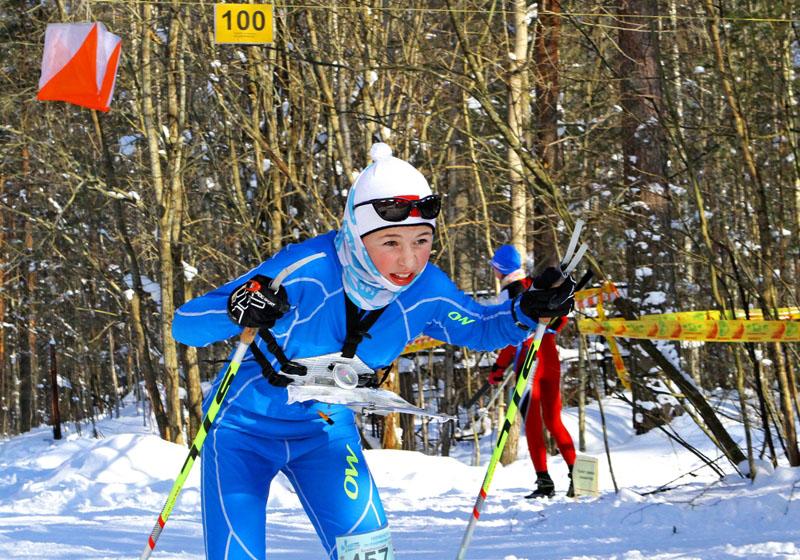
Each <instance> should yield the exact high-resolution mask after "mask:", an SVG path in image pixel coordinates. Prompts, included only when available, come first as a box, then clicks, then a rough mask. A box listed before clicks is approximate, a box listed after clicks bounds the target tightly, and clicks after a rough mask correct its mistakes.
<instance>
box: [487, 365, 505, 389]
mask: <svg viewBox="0 0 800 560" xmlns="http://www.w3.org/2000/svg"><path fill="white" fill-rule="evenodd" d="M505 375H506V371H505V370H504V369H503V368H501V367H500V366H498V365H497V364H495V365H493V366H492V369H491V371H489V377H488V378H487V381H488V382H489V385H497V384H498V383H502V382H503V378H504V377H505Z"/></svg>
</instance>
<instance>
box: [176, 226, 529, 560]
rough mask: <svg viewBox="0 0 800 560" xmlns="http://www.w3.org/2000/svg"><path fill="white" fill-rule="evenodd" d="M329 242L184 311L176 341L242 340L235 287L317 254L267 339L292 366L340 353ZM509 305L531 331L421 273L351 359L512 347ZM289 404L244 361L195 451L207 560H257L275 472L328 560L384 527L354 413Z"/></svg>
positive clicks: (318, 240)
mask: <svg viewBox="0 0 800 560" xmlns="http://www.w3.org/2000/svg"><path fill="white" fill-rule="evenodd" d="M335 235H336V232H335V231H333V232H329V233H326V234H323V235H320V236H318V237H314V238H312V239H309V240H307V241H304V242H302V243H298V244H292V245H288V246H287V247H285V248H284V249H283V250H281V251H280V252H279V253H278V254H276V255H275V256H273V257H272V258H270V259H268V260H267V261H265V262H263V263H261V264H260V265H259V266H257V267H256V268H254V269H253V270H251V271H249V272H247V273H246V274H244V275H242V276H240V277H239V278H237V279H235V280H233V281H232V282H229V283H227V284H225V285H224V286H222V287H220V288H218V289H216V290H213V291H211V292H209V293H207V294H205V295H203V296H200V297H197V298H195V299H192V300H191V301H189V302H187V303H186V304H184V305H183V306H181V307H180V309H178V310H177V312H176V314H175V317H174V319H173V323H172V333H173V336H174V337H175V339H176V340H178V341H179V342H182V343H184V344H188V345H190V346H206V345H209V344H211V343H214V342H217V341H221V340H227V339H233V338H234V337H236V336H237V335H239V334H240V333H241V328H240V327H239V326H238V325H236V324H235V323H233V322H232V321H231V320H230V319H229V318H228V316H227V300H228V296H229V295H230V293H231V292H232V291H233V290H234V289H235V288H236V287H238V286H240V285H241V284H242V283H243V282H244V281H245V280H247V279H248V278H250V277H252V276H254V275H255V274H263V275H264V276H268V277H270V278H275V277H276V276H277V275H278V274H279V273H280V272H281V270H283V269H284V268H286V267H288V266H290V265H291V264H293V263H295V262H297V261H299V260H300V259H303V258H305V257H307V256H310V255H314V254H317V253H323V254H324V258H318V259H317V260H314V261H312V262H310V263H308V264H306V265H304V266H301V267H300V268H298V269H297V270H295V271H293V272H292V273H291V274H289V275H288V276H287V277H286V278H285V279H284V281H283V284H282V285H283V286H284V287H285V288H286V291H287V295H288V299H289V302H290V304H291V309H290V311H289V312H288V313H287V314H286V315H284V316H283V317H282V318H281V319H280V320H278V321H277V323H276V324H275V326H274V328H273V329H272V333H273V335H274V337H275V339H276V341H277V342H278V344H279V345H280V346H282V347H283V350H284V352H285V354H286V357H287V358H288V359H290V360H291V359H295V358H305V357H313V356H319V355H322V354H329V353H332V352H340V351H341V350H342V346H343V344H344V340H345V336H346V321H345V300H344V298H345V297H346V296H345V293H344V290H343V287H342V266H341V264H340V262H339V259H338V257H337V254H336V248H335V246H334V237H335ZM512 305H514V306H517V307H516V308H515V309H514V311H515V316H516V317H517V318H518V319H519V320H521V321H523V322H525V323H527V324H529V325H534V322H533V321H532V320H530V319H528V318H527V317H526V316H525V315H524V314H523V313H522V312H521V310H520V309H519V307H518V306H519V303H518V301H517V300H512V301H506V302H504V303H502V304H500V305H494V306H483V305H480V304H479V303H477V302H476V301H474V300H473V299H472V298H470V297H469V296H467V295H466V294H464V293H463V292H461V291H460V290H458V288H456V286H455V285H454V284H453V282H452V281H451V280H450V279H449V278H448V277H447V276H446V275H445V274H444V272H442V271H441V270H440V269H439V268H437V267H436V266H435V265H433V264H430V263H429V264H428V265H427V267H426V268H425V269H424V271H423V272H422V273H421V274H420V276H419V277H418V278H417V279H416V281H415V282H414V283H413V284H412V285H411V286H410V287H409V288H408V289H407V290H405V291H404V292H402V293H401V294H400V295H399V296H398V297H397V298H396V299H395V300H394V301H393V302H392V303H390V304H389V305H388V307H387V309H386V310H385V311H384V313H383V314H382V315H381V316H380V317H379V318H378V320H377V322H376V323H375V324H374V325H373V326H372V327H371V328H370V331H369V337H364V339H363V340H362V342H361V343H360V344H359V346H358V349H357V355H358V357H360V358H361V359H362V360H363V361H364V363H366V364H367V365H368V366H370V367H371V368H373V369H375V370H377V369H379V368H382V367H385V366H388V365H389V364H391V363H392V362H393V361H394V360H395V359H396V358H397V357H398V356H399V355H400V353H401V352H402V350H403V348H404V347H405V345H406V344H407V343H408V342H409V341H411V340H413V339H414V338H415V337H416V336H417V335H419V334H420V333H424V334H426V335H429V336H431V337H433V338H436V339H438V340H442V341H444V342H447V343H449V344H454V345H459V346H468V347H470V348H473V349H476V350H493V349H495V348H500V347H504V346H506V345H508V344H518V343H520V342H522V341H523V340H524V339H525V337H526V336H527V335H528V334H529V333H528V332H527V331H526V330H524V329H522V328H520V327H519V326H518V325H517V324H515V321H514V319H513V318H512V313H511V306H512ZM255 342H256V344H258V346H259V348H260V349H261V350H262V352H263V353H264V355H265V356H267V357H268V359H269V360H270V362H271V363H272V364H273V366H274V367H275V369H276V370H277V369H279V368H280V364H279V363H278V361H277V359H275V357H274V356H272V355H271V354H270V352H269V351H268V349H267V347H266V344H265V342H264V341H263V340H261V339H260V337H256V341H255ZM221 377H222V376H221V375H220V376H218V378H217V380H216V384H215V390H216V386H217V385H218V384H219V382H220V380H221ZM211 394H213V391H212V393H211ZM208 398H210V397H208ZM286 401H287V391H286V389H285V388H279V387H275V386H273V385H271V384H270V383H269V382H268V381H267V380H266V379H265V378H264V376H263V375H262V373H261V368H260V367H259V365H258V364H257V362H256V361H255V360H254V359H253V358H252V355H251V353H250V352H249V351H248V353H247V355H246V356H245V359H244V361H243V363H242V365H241V368H240V369H239V372H238V373H237V376H236V378H235V380H234V381H233V384H232V385H231V387H230V389H229V391H228V394H227V397H226V399H225V402H223V404H222V407H221V408H220V411H219V413H218V415H217V419H216V425H215V427H214V428H213V429H212V430H211V432H210V434H209V435H208V439H207V441H206V442H205V445H204V446H203V449H202V475H201V481H202V482H201V484H202V500H203V501H202V508H203V528H204V533H205V545H206V554H207V557H208V558H210V559H212V560H223V559H224V560H229V559H236V560H238V559H257V560H260V559H263V558H265V556H266V543H265V534H266V509H267V498H268V495H269V486H270V482H271V481H272V479H273V477H274V476H275V475H276V474H277V473H278V472H279V471H281V472H283V473H284V474H285V475H286V476H287V477H288V479H289V481H290V482H291V483H292V485H293V486H294V488H295V490H296V491H297V496H298V497H299V499H300V501H301V503H302V505H303V508H304V509H305V511H306V513H307V514H308V517H309V519H310V520H311V523H312V524H313V525H314V528H315V529H316V531H317V534H318V535H319V538H320V541H321V542H322V545H323V547H324V548H325V554H326V556H325V557H326V558H332V559H336V558H338V556H337V552H336V537H337V536H341V535H357V534H361V533H366V532H370V531H374V530H376V529H379V528H382V527H384V526H386V525H387V520H386V514H385V513H384V511H383V506H382V504H381V500H380V497H379V496H378V491H377V489H376V488H375V482H374V480H373V478H372V475H371V474H370V472H369V469H368V468H367V465H366V463H365V461H364V455H363V453H362V449H361V444H360V439H359V434H358V430H357V428H356V426H355V418H354V414H353V412H352V411H351V410H350V409H348V408H346V407H345V406H342V405H330V404H324V403H319V402H316V401H311V402H304V403H294V404H287V403H286ZM207 404H208V402H207V403H206V405H207ZM318 411H323V412H324V413H325V414H326V415H328V416H329V417H330V418H331V420H333V424H332V425H331V424H329V423H327V422H326V421H325V420H324V419H323V418H322V417H321V416H320V415H319V413H318ZM354 470H355V473H354V472H353V471H354Z"/></svg>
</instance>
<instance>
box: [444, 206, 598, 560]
mask: <svg viewBox="0 0 800 560" xmlns="http://www.w3.org/2000/svg"><path fill="white" fill-rule="evenodd" d="M582 228H583V221H581V220H579V221H578V222H577V223H576V224H575V230H574V231H573V233H572V239H570V243H569V248H568V249H567V254H566V255H565V256H564V261H563V262H562V274H563V276H564V278H566V277H567V276H569V274H570V273H571V272H572V271H573V270H575V268H576V267H577V266H578V263H579V262H580V260H581V259H582V258H583V255H584V253H586V249H587V245H586V244H585V243H583V244H581V246H580V247H579V248H578V250H577V252H575V246H576V245H577V240H578V236H579V235H580V231H581V229H582ZM567 261H568V262H567ZM591 276H592V275H591V272H587V273H586V274H584V276H583V278H581V280H580V282H579V285H581V287H582V286H583V285H585V284H586V283H587V282H589V279H590V278H591ZM557 320H558V318H557V317H556V318H553V319H551V320H550V321H549V324H548V323H543V322H540V323H537V325H536V332H535V334H534V335H533V341H532V342H531V345H530V348H529V349H528V353H527V354H526V356H525V361H524V362H523V364H522V368H521V369H520V372H519V376H518V377H517V383H516V385H515V386H514V394H513V395H512V397H511V403H510V404H509V406H508V410H506V417H505V420H504V421H503V427H502V429H501V430H500V436H499V437H498V438H497V443H496V444H495V447H494V451H493V452H492V457H491V459H490V460H489V466H488V468H487V469H486V474H485V475H484V477H483V483H482V484H481V489H480V492H478V497H477V499H476V500H475V505H474V506H473V508H472V515H471V516H470V518H469V523H468V524H467V529H466V531H464V537H463V538H462V539H461V546H460V547H459V549H458V555H457V556H456V560H464V558H465V556H466V554H467V548H469V543H470V541H471V540H472V534H473V533H474V532H475V527H476V525H477V523H478V518H480V516H481V510H482V509H483V504H484V503H485V502H486V496H487V495H488V493H489V486H490V485H491V483H492V478H494V471H495V468H496V467H497V463H498V462H499V461H500V455H502V453H503V448H505V446H506V440H507V439H508V433H509V432H510V431H511V425H512V424H513V423H514V419H515V418H516V417H517V411H518V409H519V404H520V402H521V399H522V394H523V393H524V392H525V390H526V389H527V387H528V377H529V376H530V374H531V371H532V370H533V364H534V363H535V362H536V355H537V354H538V352H539V346H540V345H541V344H542V338H544V334H545V331H546V330H547V327H548V326H554V325H555V321H557Z"/></svg>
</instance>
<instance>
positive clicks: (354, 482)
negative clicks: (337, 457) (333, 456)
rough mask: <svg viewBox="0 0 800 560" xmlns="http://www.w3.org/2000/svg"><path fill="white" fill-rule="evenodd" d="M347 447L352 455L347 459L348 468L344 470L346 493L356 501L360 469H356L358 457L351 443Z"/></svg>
mask: <svg viewBox="0 0 800 560" xmlns="http://www.w3.org/2000/svg"><path fill="white" fill-rule="evenodd" d="M346 446H347V450H348V451H349V452H350V455H348V456H347V457H345V459H346V460H347V468H346V469H345V470H344V483H343V484H344V493H345V494H347V497H348V498H350V499H351V500H355V499H357V498H358V469H357V468H356V467H355V465H357V464H358V457H357V456H356V454H355V452H354V451H353V449H352V448H351V447H350V444H349V443H348V444H346Z"/></svg>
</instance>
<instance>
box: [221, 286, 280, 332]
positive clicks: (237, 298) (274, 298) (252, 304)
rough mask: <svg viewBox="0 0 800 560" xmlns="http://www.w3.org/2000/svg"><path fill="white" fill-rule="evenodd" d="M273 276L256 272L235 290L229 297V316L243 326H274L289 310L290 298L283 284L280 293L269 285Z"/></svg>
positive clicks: (261, 327) (258, 327)
mask: <svg viewBox="0 0 800 560" xmlns="http://www.w3.org/2000/svg"><path fill="white" fill-rule="evenodd" d="M270 282H272V278H268V277H266V276H264V275H262V274H256V275H255V276H253V277H252V278H251V279H250V280H248V281H247V282H245V283H244V284H242V285H241V286H239V287H238V288H236V289H235V290H233V292H232V293H231V295H230V297H229V298H228V317H230V319H231V321H233V322H234V323H236V324H237V325H240V326H242V327H255V328H257V329H263V328H268V329H269V328H272V326H274V325H275V321H277V320H278V319H280V318H281V317H283V315H284V314H285V313H286V312H287V311H289V298H288V296H287V294H286V289H285V288H284V287H283V286H281V287H280V288H279V289H278V293H275V292H274V291H273V290H272V288H270V287H269V284H270Z"/></svg>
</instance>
